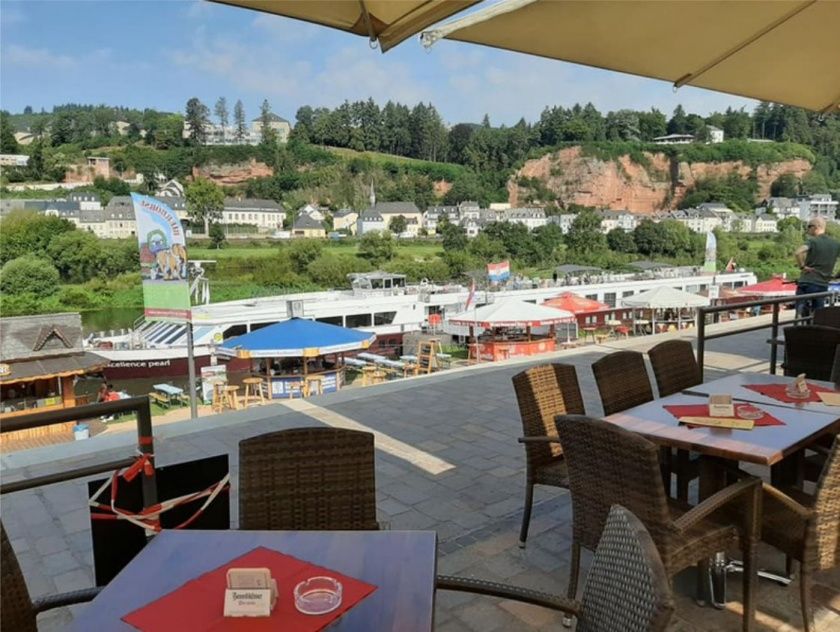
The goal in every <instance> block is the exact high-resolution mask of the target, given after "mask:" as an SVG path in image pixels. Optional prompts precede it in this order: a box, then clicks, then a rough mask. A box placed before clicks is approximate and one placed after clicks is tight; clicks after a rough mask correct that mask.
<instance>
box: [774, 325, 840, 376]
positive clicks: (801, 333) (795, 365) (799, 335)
mask: <svg viewBox="0 0 840 632" xmlns="http://www.w3.org/2000/svg"><path fill="white" fill-rule="evenodd" d="M784 331H785V375H799V374H800V373H804V374H805V375H807V376H808V377H809V378H811V379H812V380H828V379H831V368H832V366H833V365H834V352H835V349H836V348H837V345H838V344H840V329H835V328H834V327H824V326H822V325H801V326H798V327H785V330H784Z"/></svg>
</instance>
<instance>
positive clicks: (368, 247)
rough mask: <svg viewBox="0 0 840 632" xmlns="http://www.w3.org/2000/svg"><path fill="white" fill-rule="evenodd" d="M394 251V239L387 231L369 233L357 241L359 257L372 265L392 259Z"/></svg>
mask: <svg viewBox="0 0 840 632" xmlns="http://www.w3.org/2000/svg"><path fill="white" fill-rule="evenodd" d="M396 250H397V247H396V244H395V243H394V239H393V237H391V233H389V232H388V231H385V232H382V233H380V232H379V231H378V230H374V231H370V232H368V233H365V234H364V235H362V238H361V239H360V240H359V256H360V257H362V258H363V259H367V260H368V261H370V262H371V263H372V264H374V265H378V264H380V263H383V262H385V261H390V260H391V259H393V258H394V254H395V253H396Z"/></svg>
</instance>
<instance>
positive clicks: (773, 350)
mask: <svg viewBox="0 0 840 632" xmlns="http://www.w3.org/2000/svg"><path fill="white" fill-rule="evenodd" d="M838 296H839V295H838V293H837V292H817V293H815V294H802V295H799V296H796V297H790V296H783V297H781V298H764V299H758V300H755V301H746V302H744V303H730V304H728V305H714V306H710V307H698V308H697V363H698V364H699V365H700V374H701V377H702V375H703V372H704V369H705V357H706V341H707V340H716V339H718V338H726V337H727V336H736V335H738V334H743V333H747V332H750V331H759V330H761V329H768V328H769V329H770V331H771V333H770V340H769V343H770V373H771V374H773V375H775V374H776V364H777V362H778V348H779V345H777V344H776V340H777V339H778V337H779V311H780V306H782V305H790V304H792V303H797V302H799V301H807V300H812V299H819V298H822V299H829V304H834V303H835V301H836V300H837V299H838ZM764 305H772V307H773V311H772V314H773V318H772V320H771V321H770V323H769V324H766V325H754V326H752V327H739V328H738V329H734V330H732V331H724V332H721V333H717V334H709V335H707V334H706V320H707V318H706V316H707V315H709V314H711V315H712V316H713V318H716V315H717V314H719V313H721V312H732V311H738V310H745V309H749V308H751V307H761V306H764ZM715 322H717V321H716V320H715ZM809 322H811V318H810V317H808V318H794V319H792V320H789V321H786V322H785V324H790V325H796V324H799V323H809Z"/></svg>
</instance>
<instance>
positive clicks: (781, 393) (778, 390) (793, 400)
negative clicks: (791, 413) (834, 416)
mask: <svg viewBox="0 0 840 632" xmlns="http://www.w3.org/2000/svg"><path fill="white" fill-rule="evenodd" d="M744 388H748V389H750V390H751V391H755V392H756V393H761V394H762V395H766V396H767V397H772V398H773V399H776V400H778V401H780V402H785V403H787V404H804V403H805V402H822V400H821V399H820V396H819V395H817V393H819V392H823V393H826V392H827V393H833V392H834V389H833V388H826V387H824V386H817V385H816V384H808V390H810V391H811V394H810V395H809V396H808V397H802V398H799V397H791V396H790V395H788V394H787V393H786V392H785V391H786V390H787V384H744Z"/></svg>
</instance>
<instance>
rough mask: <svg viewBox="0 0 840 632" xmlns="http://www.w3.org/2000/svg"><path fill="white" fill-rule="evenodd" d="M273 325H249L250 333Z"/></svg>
mask: <svg viewBox="0 0 840 632" xmlns="http://www.w3.org/2000/svg"><path fill="white" fill-rule="evenodd" d="M271 324H273V323H253V324H252V325H251V331H256V330H257V329H262V328H263V327H268V326H269V325H271Z"/></svg>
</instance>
